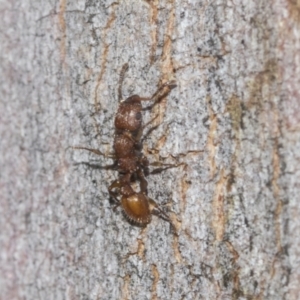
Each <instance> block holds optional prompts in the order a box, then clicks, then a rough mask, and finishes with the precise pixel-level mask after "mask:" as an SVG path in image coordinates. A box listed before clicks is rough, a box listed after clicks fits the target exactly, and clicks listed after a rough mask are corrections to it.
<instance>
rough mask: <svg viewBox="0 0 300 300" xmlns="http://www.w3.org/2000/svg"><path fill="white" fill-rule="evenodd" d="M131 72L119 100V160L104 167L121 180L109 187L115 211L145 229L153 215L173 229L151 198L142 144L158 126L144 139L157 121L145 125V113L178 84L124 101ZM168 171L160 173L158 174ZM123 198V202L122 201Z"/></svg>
mask: <svg viewBox="0 0 300 300" xmlns="http://www.w3.org/2000/svg"><path fill="white" fill-rule="evenodd" d="M127 69H128V64H125V65H124V66H123V68H122V71H121V74H120V79H119V87H118V97H119V102H120V104H119V108H118V111H117V114H116V117H115V137H114V154H113V155H112V156H111V157H113V158H115V162H114V164H113V165H109V166H104V167H102V168H105V169H117V170H118V172H119V174H120V176H119V179H117V180H115V181H114V182H113V183H112V184H111V185H110V186H109V188H108V191H109V194H110V196H111V198H112V199H113V200H114V201H115V203H116V206H115V208H116V207H117V206H121V208H122V209H123V212H124V214H125V216H126V217H127V218H128V219H129V220H130V221H131V222H133V223H135V224H137V225H141V226H145V225H146V224H148V223H149V222H150V221H151V215H152V214H156V215H158V216H159V217H161V218H162V219H164V220H166V221H168V222H169V223H170V224H171V225H172V226H173V224H172V222H171V220H170V218H169V217H168V216H167V215H166V214H165V213H164V212H163V211H162V209H161V208H160V207H159V206H158V204H156V202H155V201H154V200H152V199H151V198H149V197H148V195H147V193H148V191H147V186H148V183H147V181H146V178H145V174H147V171H148V166H149V162H148V159H147V158H146V157H145V156H144V155H143V153H142V143H143V140H144V139H145V137H146V136H147V135H148V134H149V133H150V132H151V131H153V130H154V129H155V128H156V127H157V126H156V127H152V128H150V129H149V130H148V132H147V134H146V135H144V136H143V130H144V128H145V127H146V126H148V125H149V124H151V123H152V122H153V120H154V119H155V118H154V119H152V120H150V122H148V123H147V124H145V125H143V122H142V111H143V110H147V109H151V108H152V107H153V106H154V105H155V104H157V103H158V102H159V101H160V100H161V99H162V98H163V97H165V96H166V95H167V94H168V93H169V92H170V91H171V89H173V88H174V87H176V84H175V82H174V81H171V82H166V83H164V84H163V85H161V86H160V87H159V88H158V89H157V91H156V92H155V93H154V94H153V96H152V97H150V98H145V97H140V96H138V95H133V96H130V97H128V98H127V99H125V100H122V84H123V80H124V75H125V72H126V71H127ZM142 101H153V104H152V105H150V106H149V107H147V108H143V107H142V104H141V102H142ZM74 148H75V149H84V150H88V151H91V152H93V153H95V154H97V155H101V156H105V155H104V154H103V153H102V152H101V151H99V150H97V149H90V148H86V147H74ZM161 165H162V164H161ZM164 166H166V168H164V169H168V168H171V167H174V166H175V167H177V166H178V165H171V164H167V165H164ZM164 169H158V171H162V170H164ZM156 171H157V170H156ZM133 181H138V182H139V183H140V192H136V191H135V190H134V189H133V187H132V182H133ZM119 196H120V198H121V199H119V198H118V197H119ZM173 227H174V226H173Z"/></svg>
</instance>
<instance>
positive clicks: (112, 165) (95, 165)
mask: <svg viewBox="0 0 300 300" xmlns="http://www.w3.org/2000/svg"><path fill="white" fill-rule="evenodd" d="M74 165H75V166H78V165H86V166H88V167H90V168H93V169H100V170H101V169H104V170H116V168H117V164H116V163H113V164H111V165H106V166H100V165H97V164H92V163H89V162H79V163H75V164H74Z"/></svg>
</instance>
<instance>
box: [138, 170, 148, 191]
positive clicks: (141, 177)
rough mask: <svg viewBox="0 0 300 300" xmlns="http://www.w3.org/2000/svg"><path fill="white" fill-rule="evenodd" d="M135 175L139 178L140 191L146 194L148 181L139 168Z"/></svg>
mask: <svg viewBox="0 0 300 300" xmlns="http://www.w3.org/2000/svg"><path fill="white" fill-rule="evenodd" d="M137 176H138V178H139V180H140V189H141V193H143V194H144V195H147V192H148V182H147V180H146V178H145V174H144V172H143V171H142V170H141V169H139V170H138V171H137Z"/></svg>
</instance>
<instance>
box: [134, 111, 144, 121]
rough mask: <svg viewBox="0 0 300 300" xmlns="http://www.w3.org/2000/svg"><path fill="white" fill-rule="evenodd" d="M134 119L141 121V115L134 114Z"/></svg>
mask: <svg viewBox="0 0 300 300" xmlns="http://www.w3.org/2000/svg"><path fill="white" fill-rule="evenodd" d="M135 118H136V119H137V120H141V119H142V114H141V113H140V112H138V113H136V114H135Z"/></svg>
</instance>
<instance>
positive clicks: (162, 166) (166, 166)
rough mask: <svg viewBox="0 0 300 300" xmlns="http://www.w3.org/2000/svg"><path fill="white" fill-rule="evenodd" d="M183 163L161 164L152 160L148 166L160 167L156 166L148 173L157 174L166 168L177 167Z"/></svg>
mask: <svg viewBox="0 0 300 300" xmlns="http://www.w3.org/2000/svg"><path fill="white" fill-rule="evenodd" d="M182 165H184V163H179V164H163V163H161V162H159V161H157V162H153V163H150V166H160V167H161V168H157V169H154V170H152V171H151V172H150V174H159V173H161V172H163V171H165V170H168V169H172V168H178V167H180V166H182Z"/></svg>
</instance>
